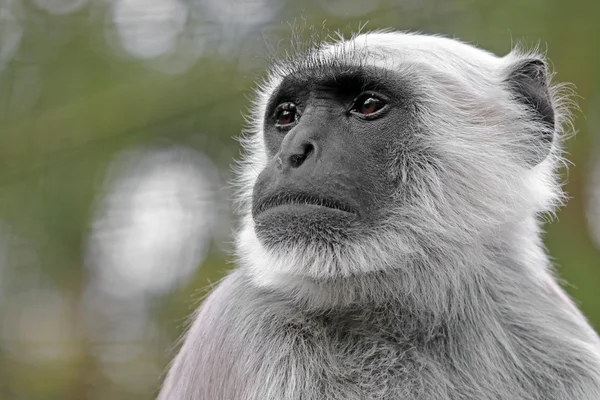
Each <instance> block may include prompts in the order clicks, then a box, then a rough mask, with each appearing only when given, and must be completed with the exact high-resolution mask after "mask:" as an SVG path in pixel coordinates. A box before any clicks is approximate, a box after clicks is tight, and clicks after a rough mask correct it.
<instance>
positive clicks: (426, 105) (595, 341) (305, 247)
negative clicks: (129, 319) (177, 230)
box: [159, 32, 600, 400]
mask: <svg viewBox="0 0 600 400" xmlns="http://www.w3.org/2000/svg"><path fill="white" fill-rule="evenodd" d="M563 87H564V86H561V85H556V84H552V83H551V79H550V74H549V72H548V67H547V63H546V61H545V59H544V56H543V55H541V54H538V52H536V51H525V50H523V49H522V48H516V49H514V50H513V51H511V52H510V53H509V54H508V55H506V56H504V57H497V56H495V55H493V54H491V53H489V52H486V51H484V50H480V49H478V48H476V47H473V46H471V45H468V44H465V43H463V42H460V41H458V40H454V39H449V38H444V37H439V36H426V35H417V34H410V33H398V32H372V33H367V34H360V35H356V36H354V37H352V38H351V39H349V40H344V39H339V40H337V41H335V42H329V43H325V44H321V45H319V46H316V47H315V48H313V49H311V50H309V51H304V52H303V54H301V55H296V56H293V57H289V58H286V59H284V60H283V61H280V62H276V63H275V65H274V66H273V67H272V68H271V69H270V72H269V74H268V77H267V78H266V80H265V82H264V83H263V84H262V85H260V86H259V90H258V95H257V100H256V102H255V107H254V109H253V111H252V118H251V121H252V124H251V127H250V128H249V132H248V135H246V136H247V138H246V140H245V141H244V148H245V157H244V160H243V161H242V162H241V163H240V166H241V168H240V171H239V172H240V179H239V185H240V189H241V190H240V196H239V197H240V204H241V210H242V226H241V228H240V231H239V233H238V235H237V237H236V256H237V263H238V267H237V268H236V269H235V270H233V271H232V272H231V273H230V274H229V275H228V276H227V277H226V278H224V279H223V280H222V281H221V282H220V283H219V284H218V286H217V287H216V288H215V289H214V290H213V291H212V293H211V294H210V296H208V298H207V299H206V300H205V301H204V303H203V304H202V305H201V307H200V309H199V310H198V311H197V313H196V314H195V316H194V318H195V320H194V322H193V324H192V325H191V328H190V329H189V331H188V332H187V335H186V336H185V340H184V342H183V345H182V347H181V350H180V351H179V354H178V355H177V357H176V358H175V360H174V362H173V363H172V365H171V367H170V370H169V372H168V375H167V377H166V379H165V382H164V385H163V388H162V391H161V393H160V395H159V399H161V400H271V399H272V400H329V399H331V400H383V399H385V400H400V399H402V400H450V399H452V400H492V399H493V400H598V399H600V341H599V338H598V336H597V334H596V332H595V331H594V330H593V329H592V327H591V326H590V324H589V323H588V321H587V320H586V318H585V317H584V316H583V315H582V314H581V313H580V311H579V310H578V309H577V308H576V307H575V305H574V303H573V302H572V301H571V300H570V299H569V298H568V297H567V295H566V294H565V292H564V291H563V290H562V289H561V288H560V287H559V285H558V284H557V281H556V279H555V277H554V275H553V271H552V267H551V264H550V262H549V259H548V256H547V254H546V251H545V249H544V246H543V243H542V240H541V238H540V232H541V222H540V219H539V216H540V214H542V213H552V212H553V211H554V210H555V209H556V208H557V207H558V206H559V205H561V203H562V202H563V200H564V197H563V194H562V191H561V187H560V183H559V181H558V177H557V171H556V170H557V167H558V165H559V164H560V163H561V157H562V154H561V153H562V152H561V141H562V139H563V138H564V136H565V134H564V133H565V130H566V126H568V123H569V121H568V118H569V113H568V107H567V105H568V103H569V101H570V100H569V98H568V92H565V91H564V90H562V89H561V88H563Z"/></svg>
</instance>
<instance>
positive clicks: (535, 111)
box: [507, 58, 555, 165]
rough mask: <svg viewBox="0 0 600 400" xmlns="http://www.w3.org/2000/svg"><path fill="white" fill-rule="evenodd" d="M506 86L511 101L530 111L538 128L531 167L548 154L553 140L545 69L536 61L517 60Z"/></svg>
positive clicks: (531, 59)
mask: <svg viewBox="0 0 600 400" xmlns="http://www.w3.org/2000/svg"><path fill="white" fill-rule="evenodd" d="M507 83H508V85H509V87H510V90H511V91H512V93H513V94H514V97H515V100H516V101H518V102H520V103H522V104H523V105H525V106H527V107H529V108H530V110H531V111H532V115H533V116H534V118H536V119H537V120H538V121H539V122H540V123H541V127H540V129H539V131H538V132H534V134H536V135H537V138H536V140H535V142H536V143H538V144H539V147H538V146H536V147H538V148H537V149H536V151H535V155H534V156H533V159H532V160H531V161H532V164H534V165H535V164H538V163H539V162H541V161H543V160H544V158H546V156H547V155H548V153H549V152H550V148H551V146H552V141H553V139H554V124H555V120H554V107H553V106H552V98H551V97H550V91H549V89H548V67H547V66H546V63H545V62H544V61H543V60H541V59H539V58H528V59H525V60H519V61H518V62H516V63H515V64H514V65H513V66H512V67H511V68H510V70H509V73H508V78H507Z"/></svg>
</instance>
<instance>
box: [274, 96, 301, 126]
mask: <svg viewBox="0 0 600 400" xmlns="http://www.w3.org/2000/svg"><path fill="white" fill-rule="evenodd" d="M299 116H300V115H299V114H298V108H297V107H296V105H295V104H294V103H291V102H287V103H282V104H280V105H278V106H277V108H276V109H275V126H277V127H281V128H284V127H288V126H289V125H291V124H293V123H295V122H296V121H297V120H298V118H299Z"/></svg>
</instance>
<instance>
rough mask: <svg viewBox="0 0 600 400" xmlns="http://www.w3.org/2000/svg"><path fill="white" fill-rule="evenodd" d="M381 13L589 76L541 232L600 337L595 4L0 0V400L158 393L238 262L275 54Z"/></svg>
mask: <svg viewBox="0 0 600 400" xmlns="http://www.w3.org/2000/svg"><path fill="white" fill-rule="evenodd" d="M323 21H326V22H325V23H324V22H323ZM367 21H368V24H367V29H374V28H383V27H393V28H397V29H403V30H407V29H410V30H417V31H422V32H426V33H442V34H446V35H449V36H455V37H459V38H462V39H463V40H466V41H468V42H471V43H474V44H477V45H479V46H481V47H483V48H486V49H489V50H491V51H494V52H496V53H497V54H505V53H507V52H508V51H509V50H510V48H511V44H512V43H514V42H515V41H516V40H524V42H525V43H528V44H532V45H534V44H537V43H540V44H541V46H542V48H547V50H548V56H549V57H550V59H551V60H552V62H553V65H554V67H555V69H556V71H557V75H556V79H557V80H559V81H567V82H573V83H574V84H575V85H576V87H577V92H578V94H579V97H578V98H577V101H578V103H579V105H580V108H581V111H578V112H576V120H575V127H576V128H577V129H578V131H579V134H578V135H577V136H576V138H574V139H572V140H571V141H570V142H569V143H568V151H569V153H570V159H571V161H573V163H574V165H573V166H571V168H570V171H569V173H568V174H566V173H565V181H566V182H567V185H566V188H567V191H568V193H569V194H570V196H571V198H572V199H571V201H570V203H569V206H568V207H567V208H565V209H563V210H561V211H560V213H559V214H558V219H557V220H556V221H554V222H552V223H551V224H549V225H548V226H547V237H546V239H547V240H546V241H547V245H548V247H549V249H550V252H551V253H552V256H553V259H554V261H555V263H556V266H557V269H558V271H559V273H560V275H561V277H562V278H564V279H565V281H566V282H568V284H565V285H566V288H567V290H568V291H569V292H570V293H571V294H572V296H573V297H574V298H575V299H577V301H578V303H579V304H580V306H581V308H582V309H583V311H584V312H585V314H586V315H587V316H588V317H589V318H590V319H591V321H592V323H593V324H594V325H595V327H597V328H600V135H599V134H598V132H599V131H600V40H599V39H600V22H599V21H600V2H597V1H596V0H572V1H569V2H565V1H562V0H548V1H543V0H528V1H525V0H509V1H502V2H500V1H495V0H483V1H468V0H463V1H443V0H404V1H400V0H396V1H391V0H371V1H368V2H365V1H364V0H347V1H345V0H330V1H322V2H319V1H305V2H299V1H284V0H0V399H26V400H37V399H44V400H49V399H77V400H83V399H114V400H119V399H150V398H152V397H153V396H154V395H155V394H156V391H157V388H158V385H159V382H160V379H161V374H162V373H163V371H164V369H165V366H166V365H167V363H168V362H169V360H170V359H171V357H172V356H173V354H174V353H173V350H174V348H175V347H174V346H175V345H176V344H175V343H176V340H177V338H178V337H179V335H180V334H181V332H182V330H183V328H184V326H185V321H186V317H187V316H188V315H189V313H190V311H191V310H192V309H193V308H194V307H195V306H196V305H197V304H198V302H199V301H200V298H201V296H202V294H203V293H204V292H205V291H204V290H203V289H205V288H206V287H207V286H208V285H209V283H210V282H212V281H215V280H216V279H218V278H219V277H220V276H221V275H222V274H223V272H224V271H226V270H227V269H228V268H230V267H231V264H230V261H231V257H230V256H229V253H228V251H229V250H230V249H231V243H230V242H231V236H230V233H231V230H232V227H233V226H234V225H235V214H234V212H233V210H232V207H231V204H230V199H231V189H230V187H229V185H228V183H227V182H228V180H229V179H230V178H231V173H230V167H229V166H230V164H231V160H232V159H233V158H235V157H236V156H237V155H238V151H239V148H238V143H237V142H236V141H235V140H234V139H233V137H234V136H236V135H237V134H238V133H239V131H240V129H241V127H242V125H243V118H242V113H243V112H245V111H247V105H248V99H249V98H250V97H251V96H252V88H253V82H254V81H255V79H257V78H259V77H260V76H261V75H262V74H263V71H264V67H265V63H266V58H267V49H268V47H269V45H271V46H274V47H277V46H278V43H279V42H281V41H282V42H284V43H285V42H287V41H288V40H289V38H290V35H291V29H290V23H295V24H300V25H307V26H311V25H315V26H317V27H319V29H321V27H322V26H324V27H325V28H326V29H329V30H338V29H339V30H340V31H341V32H343V33H345V34H348V33H350V32H351V31H353V30H356V28H358V27H359V26H360V25H361V24H362V23H364V22H367ZM584 115H585V116H586V117H584Z"/></svg>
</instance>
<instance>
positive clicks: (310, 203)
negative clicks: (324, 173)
mask: <svg viewBox="0 0 600 400" xmlns="http://www.w3.org/2000/svg"><path fill="white" fill-rule="evenodd" d="M279 207H311V208H321V209H326V210H328V211H333V212H337V213H340V214H345V215H352V216H358V209H357V208H356V207H353V206H352V205H350V204H348V203H346V202H344V201H341V200H337V199H333V198H330V197H326V196H321V195H312V194H308V193H287V192H284V193H276V194H273V195H270V196H267V197H265V198H263V199H260V200H259V201H258V202H256V204H255V205H254V207H253V210H252V214H253V215H254V217H255V218H256V217H258V216H259V215H260V214H262V213H264V212H265V211H269V210H272V209H275V208H279Z"/></svg>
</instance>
